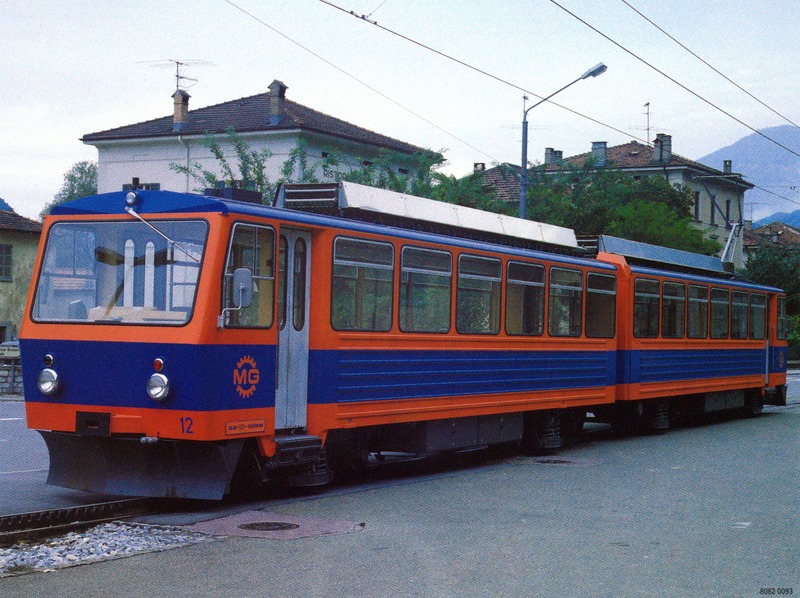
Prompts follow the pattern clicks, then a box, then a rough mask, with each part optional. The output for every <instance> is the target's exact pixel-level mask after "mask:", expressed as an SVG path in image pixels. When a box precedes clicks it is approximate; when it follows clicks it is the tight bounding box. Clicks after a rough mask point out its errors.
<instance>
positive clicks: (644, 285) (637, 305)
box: [633, 278, 661, 338]
mask: <svg viewBox="0 0 800 598" xmlns="http://www.w3.org/2000/svg"><path fill="white" fill-rule="evenodd" d="M660 302H661V294H660V290H659V282H658V281H657V280H651V279H648V278H637V279H636V280H635V281H634V283H633V336H635V337H636V338H655V337H657V336H658V320H659V314H658V304H659V303H660Z"/></svg>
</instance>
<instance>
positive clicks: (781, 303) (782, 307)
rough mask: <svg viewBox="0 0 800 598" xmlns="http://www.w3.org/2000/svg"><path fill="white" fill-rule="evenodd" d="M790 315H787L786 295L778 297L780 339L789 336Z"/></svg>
mask: <svg viewBox="0 0 800 598" xmlns="http://www.w3.org/2000/svg"><path fill="white" fill-rule="evenodd" d="M789 322H790V320H789V317H788V316H787V315H786V297H778V340H782V341H785V340H786V339H787V338H789Z"/></svg>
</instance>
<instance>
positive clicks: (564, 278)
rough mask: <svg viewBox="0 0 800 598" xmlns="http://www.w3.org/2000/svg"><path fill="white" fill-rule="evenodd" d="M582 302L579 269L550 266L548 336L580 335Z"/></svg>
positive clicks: (581, 279)
mask: <svg viewBox="0 0 800 598" xmlns="http://www.w3.org/2000/svg"><path fill="white" fill-rule="evenodd" d="M582 303H583V277H582V275H581V272H580V270H567V269H565V268H552V269H551V270H550V309H549V310H548V332H549V333H550V336H580V335H581V320H582V313H581V304H582Z"/></svg>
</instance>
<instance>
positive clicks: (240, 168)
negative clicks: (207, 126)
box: [169, 128, 275, 197]
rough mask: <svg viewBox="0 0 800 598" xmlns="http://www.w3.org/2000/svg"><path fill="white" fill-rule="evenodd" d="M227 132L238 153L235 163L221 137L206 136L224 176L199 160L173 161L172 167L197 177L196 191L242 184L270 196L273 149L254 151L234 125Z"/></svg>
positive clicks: (208, 134)
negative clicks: (268, 164)
mask: <svg viewBox="0 0 800 598" xmlns="http://www.w3.org/2000/svg"><path fill="white" fill-rule="evenodd" d="M225 134H226V135H227V136H228V140H229V141H230V142H231V145H232V146H233V148H234V152H235V154H236V164H235V165H232V164H231V163H230V161H229V160H228V158H227V157H226V156H225V150H224V149H223V147H222V146H221V145H220V143H219V141H218V140H217V137H216V135H214V134H213V133H207V134H206V135H205V138H204V139H203V142H202V143H203V145H204V146H205V147H206V148H208V150H209V151H210V152H211V154H212V155H213V156H214V158H215V159H216V161H217V164H218V166H219V170H220V171H222V176H220V175H218V174H217V172H216V171H212V170H208V169H207V168H203V165H202V164H200V163H199V162H195V163H194V164H191V165H188V166H187V165H186V164H177V163H175V162H171V163H170V165H169V168H170V170H172V171H174V172H177V173H180V174H185V175H187V176H190V177H191V178H192V179H194V181H195V183H196V185H197V186H196V187H195V188H194V189H195V191H198V192H201V193H202V192H203V190H205V189H206V188H207V187H217V186H219V185H220V184H222V185H224V186H227V187H241V188H243V189H250V190H252V191H259V192H260V193H262V195H264V196H270V197H271V195H272V193H273V192H274V189H275V187H274V185H273V184H272V183H271V182H270V180H269V178H268V177H267V175H266V168H267V162H268V161H269V159H270V158H272V152H271V151H270V150H268V149H266V148H264V149H261V150H254V149H252V148H251V147H250V145H249V144H248V143H247V142H246V141H245V140H244V139H243V138H242V137H241V136H240V135H239V134H238V133H237V132H236V131H235V130H234V129H232V128H229V129H226V130H225Z"/></svg>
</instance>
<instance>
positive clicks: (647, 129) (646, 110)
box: [630, 100, 668, 145]
mask: <svg viewBox="0 0 800 598" xmlns="http://www.w3.org/2000/svg"><path fill="white" fill-rule="evenodd" d="M642 107H643V108H644V112H642V114H644V115H645V118H646V121H645V122H646V123H647V124H646V126H644V127H630V128H631V129H635V130H637V131H645V132H646V133H647V136H646V137H645V139H647V143H648V145H649V144H652V141H651V140H650V131H651V129H652V127H651V126H650V101H649V100H648V101H647V103H645V105H644V106H642ZM664 130H665V131H667V130H668V129H664Z"/></svg>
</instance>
